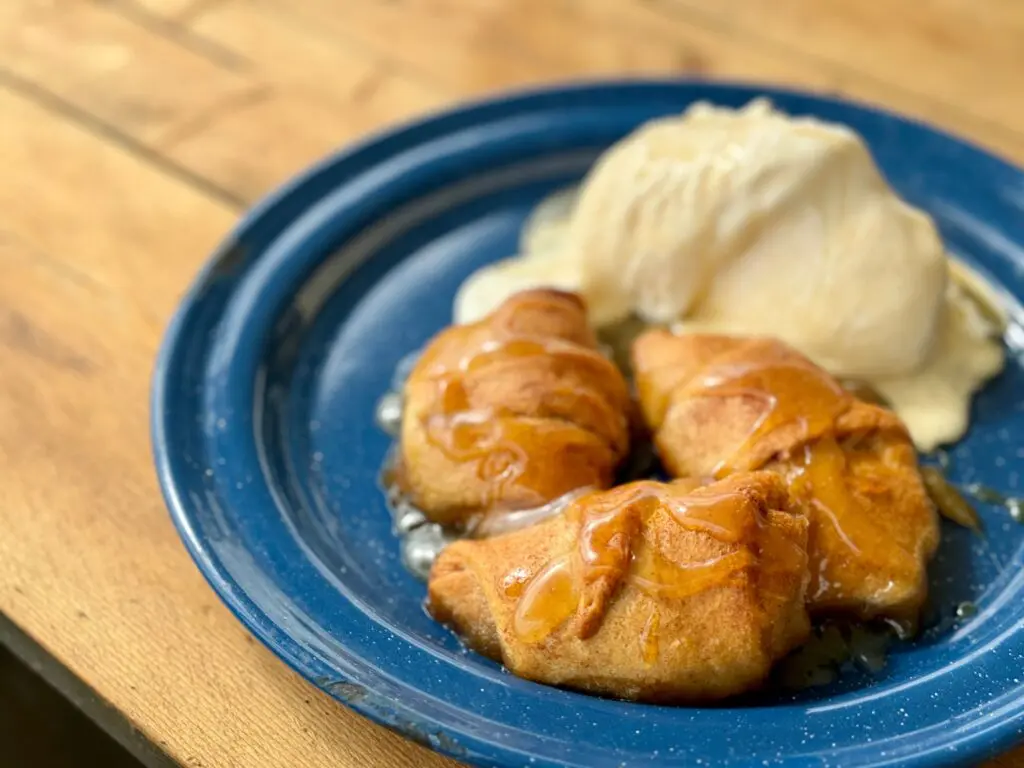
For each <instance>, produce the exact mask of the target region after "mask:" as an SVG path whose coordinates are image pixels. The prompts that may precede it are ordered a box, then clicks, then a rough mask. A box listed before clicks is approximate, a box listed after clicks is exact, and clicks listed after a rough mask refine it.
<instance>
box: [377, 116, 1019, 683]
mask: <svg viewBox="0 0 1024 768" xmlns="http://www.w3.org/2000/svg"><path fill="white" fill-rule="evenodd" d="M520 240H521V242H520V250H521V253H520V255H519V256H518V257H516V258H513V259H508V260H505V261H502V262H498V263H496V264H492V265H489V266H487V267H484V268H483V269H481V270H479V271H478V272H476V273H475V274H473V275H471V276H470V277H469V278H468V279H467V280H466V282H465V283H464V284H463V286H462V287H461V288H460V290H459V292H458V295H457V296H456V299H455V305H454V320H455V323H454V324H453V325H452V326H450V327H449V328H446V329H444V330H442V331H441V332H440V333H439V334H438V335H437V336H436V337H435V338H434V339H433V340H432V341H431V342H430V343H429V345H428V346H427V347H426V349H425V350H424V352H423V354H422V355H421V356H420V358H419V360H418V362H417V363H416V365H415V367H414V368H413V370H412V372H411V373H410V375H409V376H408V378H407V379H406V381H405V384H404V387H403V391H402V393H401V400H402V409H401V427H400V430H399V444H398V447H397V451H396V459H395V462H394V465H393V467H392V471H391V472H390V474H389V477H390V479H391V481H392V483H393V485H392V487H391V488H390V489H389V491H390V492H391V493H392V494H397V495H398V496H399V497H400V499H401V503H402V504H404V505H407V506H410V507H411V508H414V509H415V510H418V511H417V512H416V519H418V520H419V521H423V520H426V521H429V522H427V523H422V527H421V528H419V529H416V530H413V531H412V532H411V533H410V534H409V536H410V538H411V536H412V534H414V533H417V531H419V532H420V533H423V532H424V531H426V533H425V534H424V535H423V536H421V538H422V540H423V541H424V542H427V543H429V544H430V547H429V548H428V549H426V550H424V552H426V555H427V556H426V557H424V558H421V559H422V560H423V563H422V565H424V568H422V569H420V568H419V567H417V569H414V570H417V571H418V572H421V573H422V572H426V568H427V567H429V566H430V563H431V562H432V563H433V566H432V568H430V570H429V581H428V603H427V605H428V608H429V610H430V612H431V614H432V615H433V616H434V617H435V618H436V619H437V620H438V621H441V622H443V623H445V624H446V625H448V626H450V627H451V628H452V629H453V630H454V631H455V632H456V633H458V635H459V636H460V637H461V638H462V639H463V640H464V641H465V643H466V644H467V645H468V646H469V647H471V648H472V649H474V650H476V651H478V652H479V653H481V654H484V655H486V656H489V657H490V658H492V659H495V660H498V661H500V662H501V663H502V664H504V665H505V666H506V667H507V668H508V669H509V670H510V671H511V672H513V673H514V674H516V675H519V676H521V677H524V678H528V679H530V680H534V681H537V682H541V683H546V684H550V685H559V686H566V687H570V688H574V689H577V690H582V691H585V692H589V693H595V694H601V695H608V696H617V697H622V698H627V699H635V700H642V701H657V702H675V703H694V702H701V701H711V700H720V699H722V698H725V697H729V696H733V695H736V694H739V693H743V692H746V691H751V690H754V689H757V688H759V687H761V686H763V685H764V684H765V681H766V680H768V679H769V676H770V675H771V673H772V670H773V669H774V668H776V665H777V664H778V662H780V660H782V659H783V658H784V657H786V656H787V654H789V653H790V652H791V651H793V650H794V649H796V648H798V647H800V646H801V645H802V644H804V643H805V642H806V641H808V638H809V637H811V636H812V633H811V628H812V626H813V625H817V626H818V628H819V629H820V627H821V626H822V625H821V622H823V621H832V620H837V619H838V620H843V621H853V622H860V623H865V622H878V621H883V622H886V623H887V624H889V625H890V626H892V627H894V628H896V629H897V630H898V631H899V632H900V634H902V635H912V634H913V633H914V632H915V631H916V630H917V627H918V623H919V617H920V614H921V611H922V606H923V604H924V602H925V599H926V597H927V584H928V582H927V575H928V571H927V569H928V563H929V560H930V559H931V558H932V556H933V555H934V553H935V551H936V548H937V546H938V542H939V521H938V516H937V513H936V509H935V506H934V504H933V502H932V500H931V498H930V496H929V492H930V491H931V492H932V493H934V487H935V486H936V483H935V482H929V483H928V484H927V485H926V483H925V482H924V480H923V478H922V472H921V468H920V467H919V464H918V457H917V452H916V450H931V449H932V448H934V447H935V446H937V445H940V444H944V443H948V442H950V441H953V440H956V439H958V438H959V437H960V436H961V435H962V434H963V433H964V431H965V429H966V427H967V421H968V415H969V405H970V400H971V396H972V395H973V393H974V392H975V391H977V390H978V389H979V388H980V387H981V386H982V385H983V384H984V383H985V382H986V381H987V380H988V379H990V378H991V377H992V376H994V375H995V374H996V373H997V372H998V371H999V370H1000V368H1001V367H1002V365H1003V362H1004V360H1003V349H1002V346H1001V344H1000V340H999V335H1000V333H1001V330H1002V325H1003V324H1004V323H1005V317H1004V316H1003V315H1002V314H1001V310H1000V309H999V308H998V302H997V301H994V300H993V295H992V293H991V290H990V289H988V288H987V286H986V285H985V283H984V281H983V280H982V279H981V278H980V277H978V276H976V275H974V274H973V273H971V272H970V271H969V270H968V269H967V268H966V267H965V266H964V265H963V264H962V263H960V262H959V261H956V260H954V259H953V258H951V257H950V256H948V255H947V254H946V251H945V248H944V246H943V243H942V241H941V239H940V237H939V234H938V231H937V229H936V227H935V225H934V223H933V222H932V220H931V218H930V217H929V216H928V215H927V214H926V213H925V212H924V211H921V210H918V209H917V208H914V207H913V206H912V205H910V204H908V203H907V202H906V201H904V200H902V199H901V198H900V197H899V196H898V195H897V194H896V193H895V192H894V191H893V190H892V189H890V188H889V186H888V184H887V183H886V180H885V178H884V176H883V175H882V173H881V172H880V171H879V169H878V168H877V167H876V166H875V164H874V161H873V159H872V157H871V154H870V152H869V151H868V149H867V147H866V146H865V145H864V143H863V141H861V139H860V138H859V137H858V136H857V135H856V133H854V132H853V131H852V130H850V129H849V128H847V127H845V126H838V125H833V124H829V123H824V122H822V121H819V120H815V119H812V118H806V117H795V118H794V117H789V116H787V115H784V114H782V113H780V112H778V111H776V110H774V109H773V108H772V107H771V106H770V105H769V104H767V103H766V102H763V101H756V102H753V103H751V104H749V105H747V106H746V107H744V108H742V109H738V110H737V109H729V108H720V107H714V106H711V105H708V104H695V105H693V106H692V107H691V108H690V109H688V110H687V111H686V112H685V113H684V114H683V115H680V116H671V117H666V118H663V119H659V120H655V121H652V122H650V123H648V124H646V125H644V126H641V127H640V128H638V129H637V130H636V131H635V132H633V133H632V134H631V135H629V136H627V137H626V138H625V139H623V140H622V141H620V142H618V143H617V144H616V145H615V146H613V147H611V148H610V149H609V150H608V151H607V152H606V153H604V155H602V157H601V158H599V160H598V162H597V163H596V164H595V166H594V168H593V169H592V170H591V172H590V173H589V174H588V176H587V177H586V178H585V179H584V181H583V183H582V185H581V186H580V188H579V189H578V190H572V189H570V190H562V191H560V192H559V193H558V194H556V195H554V196H552V197H551V198H549V199H548V200H547V201H545V202H543V203H542V204H541V205H540V206H539V207H538V208H537V209H536V211H535V212H534V214H533V215H532V217H531V219H530V220H529V221H528V222H527V224H526V226H525V227H524V230H523V232H522V234H521V239H520ZM609 344H610V345H611V347H612V348H608V345H609ZM615 361H618V363H617V362H615ZM620 365H621V366H622V369H621V370H620V367H619V366H620ZM869 394H870V395H871V396H870V397H869V396H868V395H869ZM396 413H397V411H396ZM649 443H653V446H654V449H655V451H656V454H657V456H658V458H659V459H660V461H661V465H662V468H663V469H664V470H665V474H666V475H667V476H668V477H667V478H666V477H665V476H664V475H661V474H657V473H655V472H653V471H651V472H638V470H637V467H640V466H643V462H642V461H639V460H638V459H642V458H643V456H644V455H645V454H644V447H645V445H648V444H649ZM624 468H626V469H625V470H624ZM933 470H934V468H932V470H930V471H933ZM623 475H626V476H625V477H624V476H623ZM638 478H639V479H638ZM929 478H931V475H929ZM617 483H618V484H617ZM947 490H948V489H947ZM947 506H948V505H947ZM942 508H943V509H945V507H942ZM960 517H961V518H963V519H967V520H970V519H971V518H970V516H969V515H968V516H966V517H965V516H963V515H961V516H960ZM417 524H419V523H417ZM398 527H399V528H401V529H402V530H405V528H403V526H398ZM427 529H429V530H427ZM409 540H410V539H407V541H409ZM804 649H805V650H806V649H807V646H805V648H804Z"/></svg>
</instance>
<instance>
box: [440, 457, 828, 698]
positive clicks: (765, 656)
mask: <svg viewBox="0 0 1024 768" xmlns="http://www.w3.org/2000/svg"><path fill="white" fill-rule="evenodd" d="M695 486H697V482H696V481H685V480H684V481H677V482H673V483H670V484H666V483H659V482H654V481H640V482H636V483H629V484H627V485H622V486H619V487H617V488H614V489H613V490H610V491H596V492H591V493H588V494H586V495H584V496H581V497H580V498H578V499H576V500H575V501H574V502H572V503H571V504H570V505H569V507H568V508H567V509H566V510H565V511H564V512H563V513H561V514H559V515H556V516H555V517H552V518H550V519H548V520H546V521H544V522H541V523H538V524H536V525H533V526H530V527H527V528H524V529H522V530H519V531H515V532H513V533H507V534H504V535H501V536H495V537H493V538H489V539H478V540H468V539H464V540H462V541H458V542H456V543H454V544H452V545H450V546H449V547H448V548H447V549H445V550H444V551H443V552H442V553H441V555H440V557H439V558H438V560H437V562H436V563H435V564H434V567H433V570H432V571H431V574H430V582H429V603H428V604H429V608H430V611H431V613H432V614H433V615H434V617H435V618H437V619H438V620H439V621H442V622H444V623H447V624H449V625H450V626H452V627H453V628H454V629H455V630H456V632H458V633H459V634H460V635H461V636H462V637H463V638H464V639H465V641H466V642H467V644H468V645H469V646H470V647H472V648H473V649H474V650H477V651H478V652H480V653H483V654H485V655H487V656H490V657H492V658H494V659H498V660H500V661H501V662H503V663H504V664H505V666H506V667H508V668H509V670H511V671H512V672H513V673H515V674H517V675H519V676H521V677H525V678H529V679H531V680H536V681H538V682H543V683H548V684H551V685H563V686H568V687H572V688H577V689H581V690H584V691H590V692H594V693H602V694H608V695H612V696H618V697H622V698H628V699H638V700H644V701H662V702H694V701H706V700H712V699H720V698H722V697H725V696H730V695H733V694H736V693H740V692H742V691H746V690H750V689H752V688H755V687H757V686H758V685H760V684H761V682H762V681H763V680H764V679H765V677H766V676H767V674H768V672H769V670H770V669H771V666H772V664H773V662H774V661H775V660H777V659H778V658H780V657H781V656H782V655H784V654H785V653H787V652H788V651H789V650H791V649H792V648H794V647H795V646H796V645H798V644H800V643H801V642H803V640H804V639H805V638H806V636H807V634H808V630H809V620H808V617H807V613H806V609H805V607H804V591H805V588H806V584H807V555H806V550H805V546H806V538H807V519H806V516H805V515H803V514H802V513H801V512H799V510H797V511H794V510H793V509H792V508H791V502H790V497H789V494H788V493H787V491H786V487H785V484H784V483H783V481H782V480H781V479H780V478H779V477H778V476H777V475H775V474H772V473H770V472H758V473H737V474H735V475H732V476H731V477H729V478H727V479H725V480H723V481H720V482H718V483H714V484H712V485H709V486H706V487H695Z"/></svg>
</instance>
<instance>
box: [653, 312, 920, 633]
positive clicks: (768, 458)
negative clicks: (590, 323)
mask: <svg viewBox="0 0 1024 768" xmlns="http://www.w3.org/2000/svg"><path fill="white" fill-rule="evenodd" d="M633 365H634V371H635V374H636V381H637V387H638V391H639V396H640V404H641V408H642V410H643V412H644V418H645V420H646V422H647V424H648V426H649V427H650V428H651V430H652V432H653V433H654V435H655V443H656V445H657V449H658V452H659V454H660V456H661V458H662V461H663V463H664V464H665V466H666V468H667V469H668V470H669V471H670V472H671V473H672V474H674V475H680V476H691V475H692V476H711V477H725V476H727V475H729V474H730V473H733V472H743V471H749V470H756V469H762V468H763V469H769V470H773V471H775V472H777V473H779V475H781V476H782V477H784V478H785V479H786V481H787V484H788V487H789V489H790V491H791V493H792V494H793V495H794V496H795V497H797V498H798V499H800V500H802V501H803V502H804V503H805V506H806V508H807V509H808V513H809V516H810V542H809V546H808V551H809V554H810V558H811V584H810V587H809V589H808V605H809V608H810V609H811V611H812V613H814V612H817V613H836V612H838V613H852V614H854V615H856V616H858V617H860V618H872V617H882V618H887V619H890V620H892V621H893V622H895V623H897V624H898V625H900V626H901V627H902V628H903V629H905V630H907V631H909V630H911V629H912V628H913V626H914V624H915V622H916V619H917V615H918V613H919V610H920V607H921V605H922V603H923V601H924V599H925V597H926V593H927V582H926V575H927V574H926V563H927V561H928V559H929V558H930V557H931V556H932V554H933V553H934V551H935V548H936V546H937V544H938V539H939V529H938V518H937V516H936V513H935V510H934V508H933V506H932V503H931V501H930V500H929V498H928V495H927V493H926V491H925V488H924V485H923V483H922V480H921V475H920V472H919V469H918V464H917V455H916V453H915V451H914V447H913V444H912V443H911V440H910V436H909V435H908V433H907V430H906V428H905V427H904V425H903V423H902V422H901V421H900V420H899V418H898V417H896V415H895V414H893V413H892V412H890V411H888V410H886V409H884V408H881V407H879V406H877V405H871V404H868V403H865V402H861V401H860V400H857V399H856V398H854V397H853V396H852V395H851V394H850V393H849V392H847V391H846V390H844V389H843V388H842V387H841V386H840V385H839V383H838V382H837V381H836V380H835V379H833V378H832V377H831V376H830V375H829V374H828V373H826V372H825V371H824V370H822V369H821V368H819V367H817V366H816V365H814V364H813V363H811V362H810V361H809V360H807V359H806V358H805V357H803V356H802V355H800V354H799V353H797V352H796V351H794V350H793V349H792V348H790V347H788V346H786V345H785V344H783V343H782V342H780V341H775V340H773V339H762V338H735V337H728V336H715V335H703V334H691V335H684V336H673V335H672V334H670V333H667V332H665V331H649V332H647V333H645V334H643V335H642V336H641V337H639V338H638V339H637V340H636V342H635V343H634V346H633Z"/></svg>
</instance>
